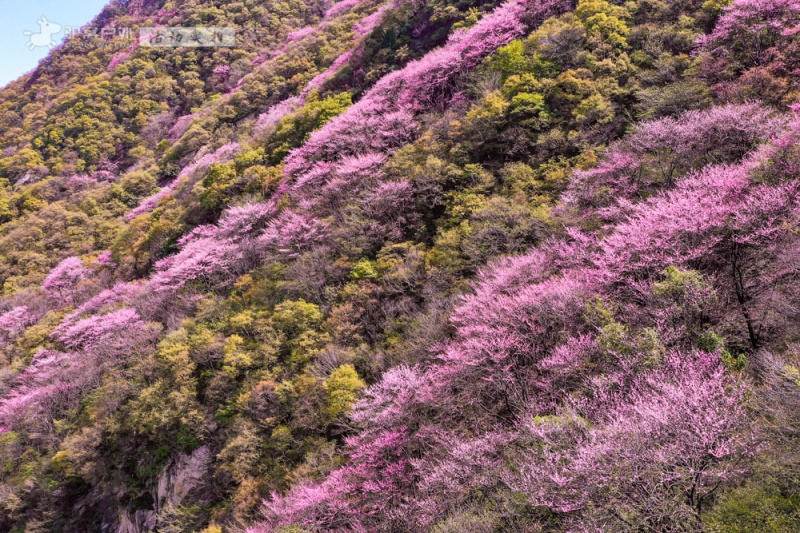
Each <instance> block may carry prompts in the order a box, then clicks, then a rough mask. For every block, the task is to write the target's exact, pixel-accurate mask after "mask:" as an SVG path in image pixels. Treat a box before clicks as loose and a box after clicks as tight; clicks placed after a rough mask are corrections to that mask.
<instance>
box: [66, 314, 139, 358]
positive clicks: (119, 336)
mask: <svg viewBox="0 0 800 533" xmlns="http://www.w3.org/2000/svg"><path fill="white" fill-rule="evenodd" d="M144 327H145V323H144V322H142V320H141V318H140V317H139V314H138V313H137V312H136V311H135V310H134V309H119V310H118V311H112V312H111V313H108V314H105V315H93V316H90V317H89V318H85V319H83V320H79V321H78V322H76V323H75V324H74V325H72V326H69V327H67V328H64V329H63V330H61V331H58V332H57V333H55V338H56V339H57V340H58V341H59V342H61V343H62V344H63V345H64V346H66V347H67V348H68V349H79V348H83V349H91V348H102V349H103V350H107V349H108V348H109V347H112V345H113V342H112V341H113V340H119V341H122V342H125V341H126V339H124V337H126V336H127V335H129V334H130V333H131V331H133V330H136V329H142V328H144Z"/></svg>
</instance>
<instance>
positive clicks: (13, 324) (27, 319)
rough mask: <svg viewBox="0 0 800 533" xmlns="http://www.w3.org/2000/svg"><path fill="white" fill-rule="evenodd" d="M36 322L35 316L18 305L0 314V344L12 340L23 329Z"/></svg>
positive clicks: (24, 307)
mask: <svg viewBox="0 0 800 533" xmlns="http://www.w3.org/2000/svg"><path fill="white" fill-rule="evenodd" d="M34 322H36V316H35V315H34V314H33V313H31V312H30V310H29V309H28V308H27V307H26V306H24V305H20V306H18V307H15V308H13V309H11V310H10V311H6V312H5V313H3V314H1V315H0V344H7V343H9V342H13V341H14V339H16V338H17V337H19V335H20V334H22V332H23V331H25V330H26V329H27V328H28V327H29V326H31V325H32V324H33V323H34Z"/></svg>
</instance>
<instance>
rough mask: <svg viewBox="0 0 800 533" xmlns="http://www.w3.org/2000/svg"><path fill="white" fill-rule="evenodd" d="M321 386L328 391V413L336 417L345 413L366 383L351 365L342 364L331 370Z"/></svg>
mask: <svg viewBox="0 0 800 533" xmlns="http://www.w3.org/2000/svg"><path fill="white" fill-rule="evenodd" d="M323 386H324V387H325V391H326V392H327V393H328V415H329V416H330V417H331V418H336V417H337V416H339V415H341V414H343V413H347V411H348V410H349V409H350V407H351V406H352V405H353V403H354V402H355V401H356V399H357V397H358V393H359V392H361V390H363V389H364V387H366V383H364V381H363V380H362V379H361V378H360V377H359V376H358V373H357V372H356V369H355V367H353V365H351V364H344V365H342V366H340V367H338V368H337V369H335V370H334V371H333V372H331V375H330V377H328V379H326V380H325V383H324V384H323Z"/></svg>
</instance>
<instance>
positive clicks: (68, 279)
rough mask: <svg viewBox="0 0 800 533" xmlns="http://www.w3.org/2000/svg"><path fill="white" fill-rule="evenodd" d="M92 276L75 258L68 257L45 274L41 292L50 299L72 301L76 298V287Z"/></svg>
mask: <svg viewBox="0 0 800 533" xmlns="http://www.w3.org/2000/svg"><path fill="white" fill-rule="evenodd" d="M91 274H92V271H91V269H89V268H87V267H86V266H84V264H83V261H81V260H80V259H79V258H77V257H68V258H67V259H64V260H63V261H61V262H60V263H59V264H58V265H57V266H56V267H55V268H54V269H53V270H51V271H50V273H49V274H47V277H46V278H45V279H44V281H43V282H42V290H44V291H45V292H47V293H48V294H49V295H50V296H51V297H52V298H65V299H68V300H69V301H72V300H74V299H76V298H77V296H78V286H79V285H80V283H81V282H83V281H85V280H87V279H88V278H89V277H90V276H91Z"/></svg>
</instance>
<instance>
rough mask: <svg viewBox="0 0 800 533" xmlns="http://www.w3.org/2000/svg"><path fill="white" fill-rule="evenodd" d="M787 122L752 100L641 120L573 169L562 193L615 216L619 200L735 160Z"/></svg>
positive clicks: (575, 203)
mask: <svg viewBox="0 0 800 533" xmlns="http://www.w3.org/2000/svg"><path fill="white" fill-rule="evenodd" d="M785 125H786V121H785V119H783V118H781V117H777V116H774V114H773V113H772V112H771V111H770V110H769V109H767V108H766V107H763V106H761V105H759V104H755V103H747V104H741V105H732V104H729V105H725V106H717V107H712V108H710V109H707V110H699V111H689V112H687V113H685V114H684V115H682V116H680V117H678V118H671V117H667V118H663V119H659V120H654V121H651V122H645V123H643V124H640V125H639V126H638V127H637V129H636V130H635V131H634V132H633V133H632V134H631V135H629V136H628V137H626V138H625V139H624V140H622V141H619V142H618V143H616V144H615V145H613V146H612V147H611V148H610V149H609V151H608V152H607V154H606V155H605V156H604V157H603V159H602V160H601V162H600V164H598V165H597V166H596V167H594V168H592V169H589V170H582V171H577V172H575V174H574V179H573V180H572V182H571V183H570V186H569V189H568V191H567V193H566V195H565V197H564V198H565V200H566V201H567V202H568V204H569V205H571V206H574V207H575V208H576V209H579V210H580V211H581V212H584V213H585V212H589V213H597V214H599V215H601V216H602V217H603V218H604V220H609V221H610V220H614V219H615V218H616V217H618V216H619V213H620V212H622V211H624V210H625V206H624V201H623V202H619V201H618V200H620V199H622V200H624V199H626V198H635V197H637V196H643V195H646V194H649V193H650V192H651V191H652V190H653V189H655V188H663V187H671V186H672V184H673V183H674V181H675V180H676V179H678V178H679V177H680V176H682V175H683V174H685V173H686V172H687V171H689V170H691V169H693V168H700V167H702V166H703V165H705V164H709V163H721V162H726V161H731V162H733V161H737V160H739V159H740V158H742V157H743V156H744V155H746V154H747V153H748V152H750V151H752V150H754V149H756V148H757V147H758V144H759V143H762V142H766V141H768V140H770V139H771V138H772V137H774V136H775V135H777V134H778V133H779V132H780V131H781V130H782V129H783V128H784V127H785ZM598 208H602V209H600V210H598Z"/></svg>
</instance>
